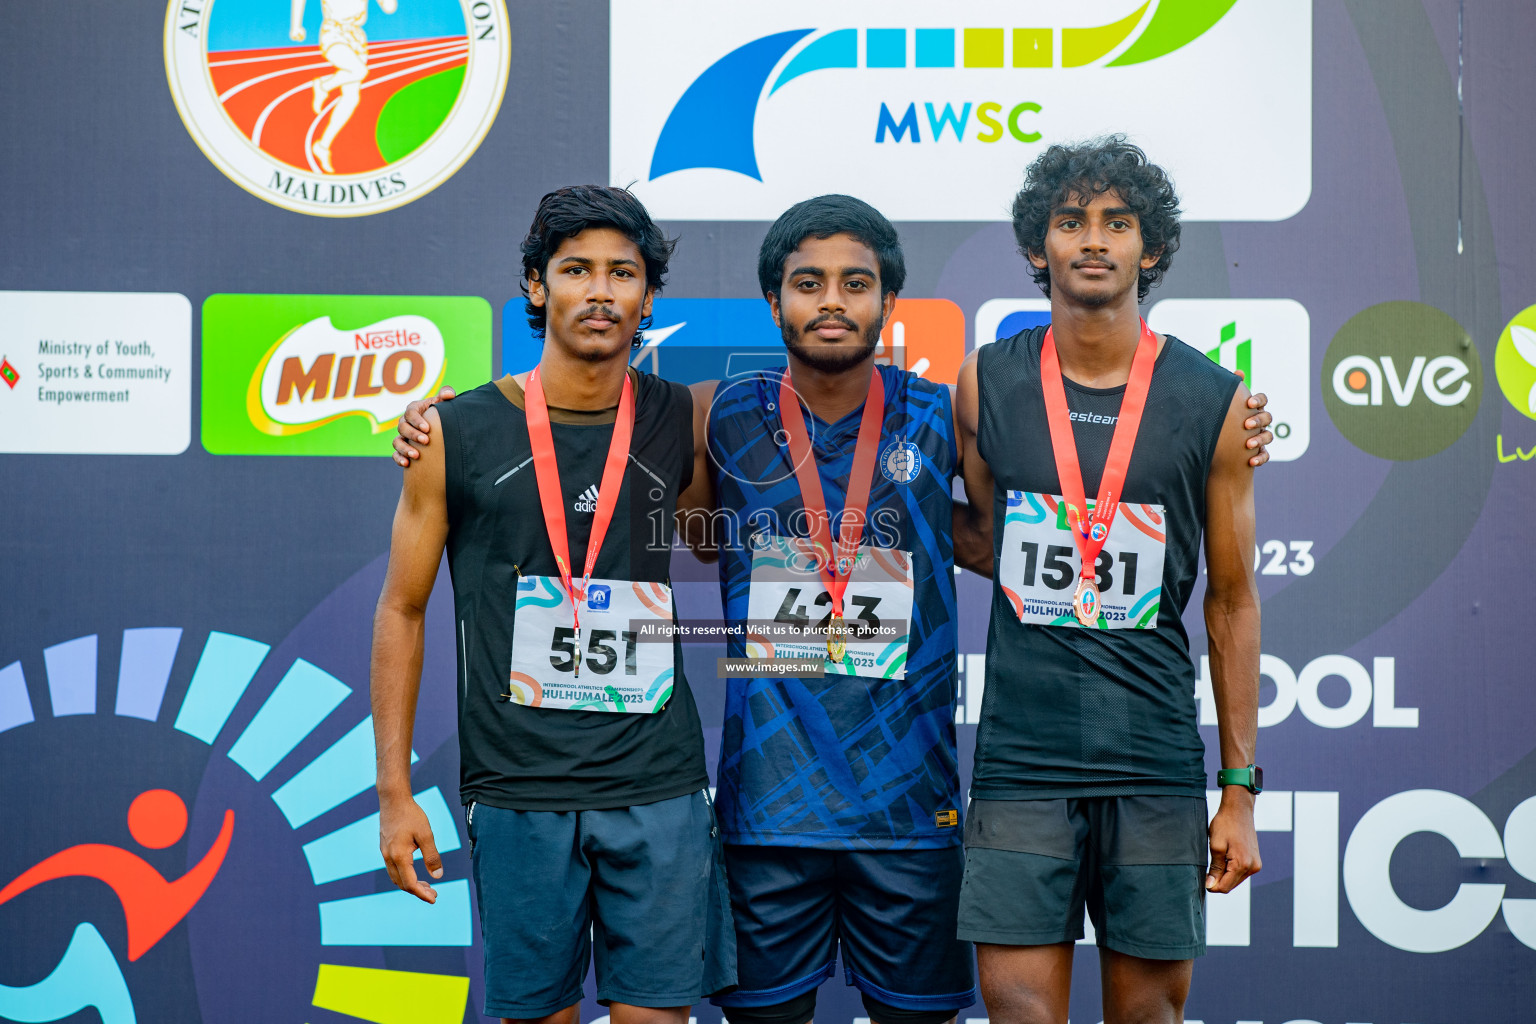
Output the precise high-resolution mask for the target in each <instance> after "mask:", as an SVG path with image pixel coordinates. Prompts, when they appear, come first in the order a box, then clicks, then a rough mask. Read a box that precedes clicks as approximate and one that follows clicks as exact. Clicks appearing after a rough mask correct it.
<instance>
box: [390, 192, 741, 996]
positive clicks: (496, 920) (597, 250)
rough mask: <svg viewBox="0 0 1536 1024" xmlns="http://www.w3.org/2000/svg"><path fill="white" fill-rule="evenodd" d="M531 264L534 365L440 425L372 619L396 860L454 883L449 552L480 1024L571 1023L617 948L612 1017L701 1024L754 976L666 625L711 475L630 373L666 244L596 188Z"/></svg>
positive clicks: (667, 409) (671, 398) (675, 419)
mask: <svg viewBox="0 0 1536 1024" xmlns="http://www.w3.org/2000/svg"><path fill="white" fill-rule="evenodd" d="M522 249H523V273H524V280H525V282H526V289H527V292H528V313H529V319H530V323H532V324H533V325H534V326H535V328H536V329H542V330H543V332H544V334H545V345H544V352H543V355H542V358H541V359H540V361H539V365H538V366H537V367H536V368H535V369H533V370H531V371H528V372H525V373H519V374H516V375H515V376H511V377H504V378H502V379H501V380H499V381H496V382H495V383H494V384H487V385H485V386H483V387H480V388H476V389H475V390H474V391H472V392H470V393H468V394H466V395H464V396H463V397H462V398H460V399H459V400H458V401H456V402H454V403H453V404H452V405H451V406H445V407H444V408H443V409H442V410H441V411H438V410H430V411H429V412H428V414H427V416H428V419H429V421H430V423H431V426H432V428H433V429H434V430H437V431H440V432H441V437H442V443H441V444H437V445H433V446H431V447H430V448H424V449H423V457H422V459H421V464H420V465H419V466H417V467H416V468H414V469H413V470H412V471H411V472H409V473H407V474H405V477H404V486H403V489H402V492H401V496H400V504H399V507H398V508H397V510H396V513H395V522H394V530H393V534H392V537H391V544H390V557H389V572H388V575H387V576H386V579H385V585H384V592H383V594H381V595H380V598H379V605H378V611H377V613H376V617H375V621H374V647H373V668H372V697H373V712H374V729H375V735H376V738H377V746H378V791H379V810H380V822H379V830H380V845H381V848H382V850H383V853H384V859H385V864H386V866H387V867H388V870H389V874H390V877H391V878H392V879H393V880H394V881H395V884H396V885H398V886H399V887H400V888H401V889H403V890H405V891H406V892H410V893H412V894H413V895H415V896H417V897H418V898H420V899H422V900H424V901H426V902H428V903H431V902H434V901H435V900H436V898H437V893H436V891H435V890H434V889H433V888H432V886H431V884H430V883H428V882H427V881H426V880H424V879H419V878H418V877H417V875H416V870H415V867H414V865H413V857H414V856H415V855H416V854H417V851H418V850H419V851H420V855H421V856H422V858H423V865H424V867H425V868H426V870H427V871H428V873H429V874H430V875H431V876H432V877H433V878H441V877H443V866H442V859H441V858H440V857H439V856H438V853H437V849H436V846H435V844H434V839H433V835H432V827H431V825H430V824H429V822H428V820H427V817H426V815H425V814H424V813H423V812H422V810H421V808H420V807H419V806H418V805H417V803H416V801H415V800H414V798H413V797H412V788H411V778H410V748H411V733H412V724H413V723H412V720H413V718H414V716H415V710H416V695H417V690H418V687H419V683H420V676H421V662H422V643H423V634H424V620H425V610H426V606H427V599H428V597H429V596H430V594H431V591H432V586H433V582H434V581H435V579H436V577H437V569H438V564H439V561H440V560H441V558H442V556H443V552H444V550H445V548H446V550H447V554H448V563H449V569H450V571H451V574H452V577H453V592H454V607H455V637H454V640H455V642H456V644H457V647H458V659H459V675H458V680H457V682H458V687H457V689H458V696H459V755H460V764H461V785H460V790H461V798H462V800H463V802H464V804H465V805H466V814H465V818H466V821H465V824H466V828H467V830H468V833H469V838H470V845H471V858H470V859H471V864H472V870H473V873H474V877H475V883H476V895H477V898H478V901H479V908H480V921H481V931H482V937H483V940H484V941H483V945H484V949H485V1013H486V1014H487V1015H489V1016H494V1017H500V1018H502V1019H503V1020H508V1019H515V1020H526V1021H536V1022H541V1024H568V1022H569V1021H571V1020H574V1019H575V1015H576V1005H575V1004H576V1002H577V1001H578V1000H579V998H580V994H581V992H580V981H581V979H582V978H584V977H585V976H586V974H587V970H588V966H589V962H590V961H591V959H592V956H591V954H592V945H593V942H594V941H598V942H602V943H604V944H605V947H606V949H605V950H604V954H603V955H599V956H598V957H597V988H598V994H599V998H602V999H604V1000H605V1001H609V1002H611V1003H612V1005H613V1007H614V1010H615V1018H616V1019H617V1018H618V1017H619V1016H621V1015H623V1016H625V1017H626V1019H631V1020H634V1019H638V1017H637V1016H636V1014H637V1013H642V1012H643V1014H644V1015H645V1016H646V1017H647V1019H649V1020H652V1021H654V1022H656V1024H684V1022H685V1021H686V1019H687V1016H688V1007H689V1005H691V1004H692V1003H694V1002H697V1001H698V1000H700V999H703V998H705V997H706V996H709V995H712V994H714V993H716V992H718V991H721V990H722V989H728V988H732V987H734V986H735V983H736V969H735V962H736V956H735V944H734V934H733V931H732V928H731V920H730V913H729V909H728V908H729V894H728V892H727V890H726V886H725V876H724V872H723V869H722V868H721V861H722V856H721V851H720V846H719V838H718V836H719V829H718V825H717V823H716V822H715V819H714V813H713V809H712V807H711V805H710V802H709V798H708V795H707V790H706V787H707V785H708V776H707V774H706V771H705V766H704V744H703V736H702V733H701V731H700V728H699V716H698V711H697V710H696V708H695V707H694V702H693V695H692V693H691V692H690V691H689V687H688V680H687V678H686V676H685V674H684V671H683V659H682V654H681V651H680V649H679V647H678V644H677V641H676V639H674V638H673V637H671V636H668V633H669V632H670V626H671V625H672V624H673V623H675V619H676V615H675V610H674V607H673V603H672V593H671V586H670V581H669V580H668V578H667V573H668V565H669V560H670V554H671V541H672V528H673V519H672V516H673V513H674V511H675V509H676V508H677V506H678V504H679V502H680V500H683V495H682V492H684V491H685V490H686V489H687V488H688V487H689V485H690V484H691V483H692V482H693V481H695V480H698V479H702V478H704V477H705V476H706V475H707V474H706V473H705V472H704V471H703V470H702V469H701V468H700V465H699V461H700V460H701V459H702V458H703V456H704V446H703V445H701V444H696V443H695V442H696V434H695V426H696V425H695V417H694V404H693V398H692V396H691V395H690V393H689V391H688V389H687V388H685V387H683V386H681V385H676V384H669V383H668V382H666V381H663V380H660V379H659V378H656V377H653V376H651V375H649V374H640V373H636V372H634V371H633V370H631V369H630V368H629V356H630V352H631V348H632V346H633V345H634V344H635V343H636V336H637V330H638V328H639V326H640V325H641V323H642V322H643V320H644V318H645V317H647V316H649V314H650V310H651V301H652V298H653V296H654V295H655V293H656V291H657V289H658V288H659V287H660V285H661V283H662V281H663V279H664V277H665V273H666V267H667V260H668V257H669V256H670V254H671V250H672V243H671V242H669V241H667V240H666V239H665V238H664V237H663V236H662V234H661V232H660V230H659V229H658V228H657V227H656V225H655V223H654V222H653V221H652V220H651V218H650V216H649V214H647V213H646V211H645V208H644V207H643V206H641V205H640V203H639V201H638V200H636V199H635V198H634V196H632V195H630V194H629V193H628V192H626V191H624V190H622V189H614V188H607V187H604V186H595V185H594V186H577V187H573V188H568V189H561V190H559V191H558V192H553V193H550V194H549V195H547V196H545V197H544V200H543V201H542V202H541V203H540V206H539V211H538V214H537V215H536V216H535V219H534V223H533V227H532V228H531V229H530V231H529V234H528V237H527V238H526V239H525V240H524V242H523V246H522ZM688 500H689V501H690V502H691V501H692V500H693V498H692V497H690V498H689V499H688ZM658 527H659V531H658ZM653 531H655V532H659V534H660V536H655V537H653ZM637 623H638V624H639V625H638V626H637V625H636V624H637ZM642 629H650V630H651V634H650V635H659V636H660V637H661V641H660V642H656V641H654V640H652V641H649V642H648V641H647V640H646V639H645V637H644V636H642V635H641V634H642ZM460 884H462V883H460ZM701 951H702V956H701ZM657 993H666V994H667V995H666V997H665V1001H666V1002H667V1004H668V1005H664V1006H659V1007H658V1006H656V1005H655V1003H656V1000H657ZM674 1003H675V1004H676V1005H672V1004H674ZM640 1006H644V1007H646V1009H645V1010H644V1011H638V1010H637V1009H636V1007H640Z"/></svg>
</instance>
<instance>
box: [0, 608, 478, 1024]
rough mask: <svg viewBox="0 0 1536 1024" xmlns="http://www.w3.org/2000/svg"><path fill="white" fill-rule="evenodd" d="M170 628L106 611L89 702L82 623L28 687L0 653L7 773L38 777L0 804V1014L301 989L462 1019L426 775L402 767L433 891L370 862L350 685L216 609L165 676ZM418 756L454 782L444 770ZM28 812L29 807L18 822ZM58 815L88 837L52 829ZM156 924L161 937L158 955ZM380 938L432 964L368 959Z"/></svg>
mask: <svg viewBox="0 0 1536 1024" xmlns="http://www.w3.org/2000/svg"><path fill="white" fill-rule="evenodd" d="M322 625H326V626H327V627H329V626H330V625H331V624H330V623H329V622H327V623H322ZM182 635H183V631H182V630H181V629H176V628H145V629H128V630H125V631H123V634H122V645H121V660H120V663H119V666H118V672H117V693H116V700H115V702H114V705H113V706H112V707H104V708H100V709H98V707H97V690H98V688H99V687H98V678H97V677H98V671H97V670H98V665H97V649H98V636H97V635H94V634H93V635H89V636H82V637H77V638H75V639H73V640H69V641H65V642H64V643H60V644H55V645H54V646H52V647H48V648H46V649H45V650H44V651H43V658H42V659H41V660H42V662H43V666H44V668H45V670H46V671H45V676H46V690H47V692H48V694H49V700H48V702H46V704H43V703H36V704H35V703H34V701H33V699H32V696H31V693H30V692H29V690H28V687H27V680H26V678H25V676H24V674H23V666H22V663H21V662H19V661H18V662H13V663H12V664H10V665H8V666H0V749H3V750H4V751H5V755H4V756H6V757H7V758H8V760H7V764H8V765H10V766H11V767H10V768H8V769H7V772H8V775H7V782H8V784H10V785H13V786H20V787H24V788H26V789H27V790H28V791H29V792H35V793H36V799H30V800H22V799H18V800H17V801H16V805H15V806H14V807H13V808H12V809H11V813H10V814H8V826H7V827H8V832H7V835H6V843H7V850H8V854H7V857H6V860H5V864H4V866H0V949H6V950H7V951H8V952H10V953H13V954H16V955H15V957H14V959H15V961H16V962H15V963H14V964H11V965H9V969H8V970H7V972H6V973H7V978H6V981H7V982H9V983H11V984H0V1020H14V1021H38V1022H43V1021H56V1020H63V1019H66V1018H67V1019H75V1017H74V1015H75V1014H77V1013H79V1012H80V1011H81V1010H85V1009H94V1010H95V1014H94V1015H92V1016H91V1018H90V1019H92V1020H96V1019H100V1020H101V1021H102V1022H103V1024H136V1022H140V1021H150V1020H161V1019H176V1020H194V1019H196V1020H209V1021H236V1020H260V1021H272V1022H287V1021H292V1022H294V1024H298V1022H302V1021H303V1020H306V1019H312V1015H313V1013H314V1008H315V1007H319V1008H322V1009H324V1010H329V1011H331V1012H332V1013H334V1014H340V1015H343V1016H346V1017H348V1018H350V1019H357V1020H368V1021H404V1020H410V1021H413V1022H426V1024H441V1022H446V1021H462V1020H463V1019H464V1014H465V1010H466V1008H467V1005H468V999H469V993H470V979H469V976H468V972H467V971H466V970H462V969H461V968H462V967H463V966H464V965H465V964H466V963H467V957H468V956H471V955H473V954H472V949H471V947H472V945H473V942H474V936H473V915H472V911H471V907H470V898H469V883H468V881H467V880H466V879H465V878H464V877H462V876H463V873H464V872H465V871H466V870H467V862H466V861H465V859H464V857H463V856H462V855H454V854H455V851H459V850H460V849H461V845H462V844H461V836H460V831H459V823H458V818H457V815H456V814H455V813H454V812H453V811H452V810H450V809H449V806H448V802H447V798H446V797H445V795H444V792H443V789H442V785H441V784H440V785H427V784H426V780H424V779H418V780H417V784H416V786H415V787H413V788H414V789H416V790H417V792H416V794H415V795H416V801H417V803H418V804H419V805H420V806H421V807H422V809H423V811H424V812H425V813H426V815H427V818H428V820H429V821H430V822H431V825H432V830H433V833H434V836H435V839H436V842H437V847H438V850H439V851H440V852H442V853H443V854H445V855H453V856H451V857H450V859H449V862H448V863H449V866H448V869H447V871H448V874H447V877H446V879H445V880H444V881H441V882H437V883H435V888H436V890H437V894H438V898H437V902H436V903H435V904H433V905H428V904H426V903H423V902H421V901H419V900H417V899H416V898H415V897H413V896H411V895H410V894H408V893H405V892H401V891H399V890H398V889H396V888H395V887H394V886H393V884H391V883H390V882H389V881H388V880H387V879H386V878H385V877H384V875H385V870H384V864H383V860H382V858H381V857H380V855H379V848H378V834H379V815H378V812H377V807H378V804H377V803H376V802H375V801H374V800H373V799H372V797H371V795H370V794H369V793H368V791H369V790H371V789H372V785H373V776H374V767H373V766H374V741H373V720H372V717H371V716H369V715H368V714H367V712H366V701H367V696H366V692H358V691H355V690H354V688H353V687H352V686H349V685H347V684H346V683H343V682H342V681H341V680H340V679H338V678H336V677H335V676H333V675H331V674H330V673H329V672H326V671H324V670H322V669H321V668H319V667H318V666H316V665H314V664H312V663H310V662H309V661H306V660H305V659H304V658H302V657H298V658H293V659H292V660H291V661H289V662H287V665H286V668H284V667H283V665H282V664H281V663H278V662H277V661H276V659H269V658H268V654H269V652H270V648H269V646H268V645H267V644H265V643H261V642H259V641H256V640H252V639H247V638H245V637H241V636H236V635H233V634H229V633H221V632H211V633H209V634H208V635H207V638H206V640H205V641H204V643H203V646H202V649H201V653H200V654H196V659H197V660H196V668H195V669H193V670H192V673H191V679H190V681H184V680H178V679H176V678H175V676H176V673H175V672H174V671H173V668H174V666H175V664H176V662H177V660H178V659H177V655H178V652H179V650H180V648H181V643H182ZM102 639H108V638H102ZM113 660H114V661H117V658H116V657H115V656H114V657H113ZM284 661H287V659H284ZM168 697H169V698H170V699H167V698H168ZM349 698H350V700H349ZM114 751H119V752H121V751H128V752H131V753H130V755H129V756H127V757H125V758H122V759H121V760H112V752H114ZM411 760H412V763H413V764H415V763H416V762H417V761H418V760H419V759H418V758H417V757H416V755H415V753H414V752H413V753H412V755H411ZM427 774H429V775H431V776H433V777H436V778H438V779H439V780H440V781H441V783H442V784H446V785H449V786H451V782H447V780H446V778H445V775H444V773H443V772H442V771H441V770H438V769H433V770H431V771H429V772H428V773H427ZM167 786H170V787H172V788H166V787H167ZM178 790H179V791H178ZM117 792H122V793H123V794H125V796H124V797H123V798H122V802H121V803H120V802H118V799H117V798H116V797H115V796H114V794H116V793H117ZM450 793H451V789H450ZM130 795H131V796H130ZM124 804H126V806H123V805H124ZM189 806H190V811H189ZM34 808H35V811H34V810H33V809H34ZM370 808H371V809H372V810H371V811H370ZM33 813H37V814H39V815H46V821H44V820H34V821H33V822H32V823H31V824H29V817H30V815H31V814H33ZM74 815H85V816H88V817H87V818H86V820H85V821H84V822H81V821H80V820H79V818H77V817H74ZM125 819H126V830H125V829H124V824H125ZM82 824H84V825H85V826H86V827H85V828H84V830H83V833H82V831H81V830H80V826H81V825H82ZM60 825H62V829H61V828H60V827H59V826H60ZM60 831H62V832H63V833H64V834H70V835H75V836H79V837H80V838H85V839H88V840H89V841H86V842H78V841H77V842H74V843H72V844H71V843H55V842H53V841H51V840H50V839H48V838H47V837H49V836H51V835H53V834H55V833H56V832H60ZM455 875H458V876H459V877H457V878H455V877H454V876H455ZM72 879H87V880H92V881H94V882H97V883H102V885H101V886H99V887H98V886H90V887H82V886H81V885H80V884H79V883H78V882H71V881H70V880H72ZM124 926H126V928H125V927H124ZM162 943H166V944H169V945H172V946H175V947H180V952H176V951H173V952H172V953H171V954H170V955H169V959H168V957H167V955H165V954H161V955H159V956H158V958H157V957H156V955H155V954H156V953H157V952H158V950H159V947H160V946H161V944H162ZM386 947H405V949H406V953H405V956H404V957H403V959H402V962H404V961H405V960H409V961H410V962H412V963H421V962H423V961H422V958H423V956H424V955H425V956H426V957H427V958H429V959H430V962H431V963H432V964H433V965H435V966H436V968H437V970H438V971H444V970H446V971H447V973H424V972H422V971H420V970H417V971H402V970H392V969H383V967H384V964H385V958H384V953H383V949H384V948H386ZM23 950H26V951H28V952H29V953H30V954H31V957H23V956H22V955H21V954H22V952H23ZM444 952H448V953H450V954H451V955H450V956H444V955H443V953H444ZM32 957H35V958H36V959H32ZM182 960H184V961H185V962H186V966H185V967H183V968H177V967H175V966H174V965H175V963H177V962H180V961H182ZM455 960H457V961H458V962H457V963H455V962H454V961H455ZM146 963H148V964H150V965H151V966H149V967H148V968H147V969H146V967H145V966H144V965H145V964H146ZM22 965H25V967H26V968H31V970H29V971H27V973H22V972H21V970H18V968H20V967H22ZM22 969H23V970H24V969H25V968H22ZM178 970H180V971H186V972H187V975H186V976H185V977H184V978H180V977H178V976H177V973H176V972H177V971H178ZM168 971H169V972H170V974H169V975H168V974H167V972H168ZM327 1019H330V1018H327Z"/></svg>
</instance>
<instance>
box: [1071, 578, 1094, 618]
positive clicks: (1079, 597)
mask: <svg viewBox="0 0 1536 1024" xmlns="http://www.w3.org/2000/svg"><path fill="white" fill-rule="evenodd" d="M1072 614H1073V615H1074V616H1076V617H1077V621H1078V622H1081V623H1082V624H1083V625H1085V626H1089V627H1093V626H1097V625H1098V624H1099V585H1098V584H1097V583H1095V582H1094V581H1093V580H1090V579H1079V580H1078V581H1077V593H1075V594H1073V595H1072Z"/></svg>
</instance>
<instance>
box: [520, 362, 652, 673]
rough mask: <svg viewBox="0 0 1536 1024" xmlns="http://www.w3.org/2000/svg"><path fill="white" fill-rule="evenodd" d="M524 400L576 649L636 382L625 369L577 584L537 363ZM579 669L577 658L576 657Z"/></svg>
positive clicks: (615, 494)
mask: <svg viewBox="0 0 1536 1024" xmlns="http://www.w3.org/2000/svg"><path fill="white" fill-rule="evenodd" d="M523 394H524V397H525V399H526V402H527V406H528V409H527V415H528V442H529V444H530V445H532V447H533V473H534V476H535V477H536V478H537V479H538V482H539V504H540V505H542V506H543V507H544V527H545V529H546V530H548V531H549V543H550V546H551V547H553V548H554V549H555V564H556V565H557V566H559V567H560V582H561V584H562V585H563V586H564V587H565V593H566V596H567V597H569V598H570V599H571V621H572V624H573V625H574V626H575V629H576V648H577V650H578V651H580V649H581V602H582V600H583V599H584V598H585V597H586V596H587V584H588V583H590V582H591V580H592V570H593V569H594V568H595V567H596V566H597V552H598V551H599V550H600V549H601V548H602V546H603V538H604V537H605V536H607V534H608V524H609V523H611V522H612V521H613V510H614V508H615V507H616V506H617V505H618V503H619V488H620V487H622V486H623V483H624V469H625V464H626V463H627V462H628V461H629V442H630V439H631V438H632V437H633V436H634V433H635V385H634V382H633V381H631V380H630V379H629V371H627V370H626V371H625V373H624V391H623V393H622V394H621V395H620V396H619V415H618V418H617V419H615V420H614V421H613V440H611V441H610V442H608V458H607V461H606V462H604V464H603V479H602V482H601V483H599V484H598V485H597V509H596V511H595V512H594V513H593V515H592V534H591V536H590V537H589V538H588V541H587V562H586V566H585V567H584V568H583V569H582V573H581V576H582V578H581V586H580V587H574V586H572V583H571V567H570V565H569V564H568V563H567V561H566V559H567V558H568V557H569V556H570V550H571V542H570V539H569V537H568V535H567V534H566V532H565V502H564V499H563V497H562V494H561V490H560V467H559V465H557V464H556V462H555V436H554V432H553V431H551V430H550V427H549V406H548V404H547V403H546V402H545V401H544V385H543V384H542V383H540V381H539V370H538V367H534V369H533V372H532V373H530V374H529V375H528V386H527V387H526V388H524V389H523ZM576 672H577V674H578V675H579V674H580V672H581V658H580V656H579V655H578V656H577V659H576Z"/></svg>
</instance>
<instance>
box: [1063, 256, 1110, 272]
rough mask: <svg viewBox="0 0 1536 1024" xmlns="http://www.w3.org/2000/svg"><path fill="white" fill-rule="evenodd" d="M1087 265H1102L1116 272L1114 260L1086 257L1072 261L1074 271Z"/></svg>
mask: <svg viewBox="0 0 1536 1024" xmlns="http://www.w3.org/2000/svg"><path fill="white" fill-rule="evenodd" d="M1085 263H1100V264H1103V265H1104V266H1106V267H1108V268H1109V269H1110V270H1114V269H1115V263H1114V261H1113V260H1107V259H1105V258H1104V257H1102V256H1084V257H1083V258H1082V259H1080V260H1073V261H1072V269H1073V270H1076V269H1077V268H1078V267H1081V266H1082V265H1083V264H1085Z"/></svg>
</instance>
